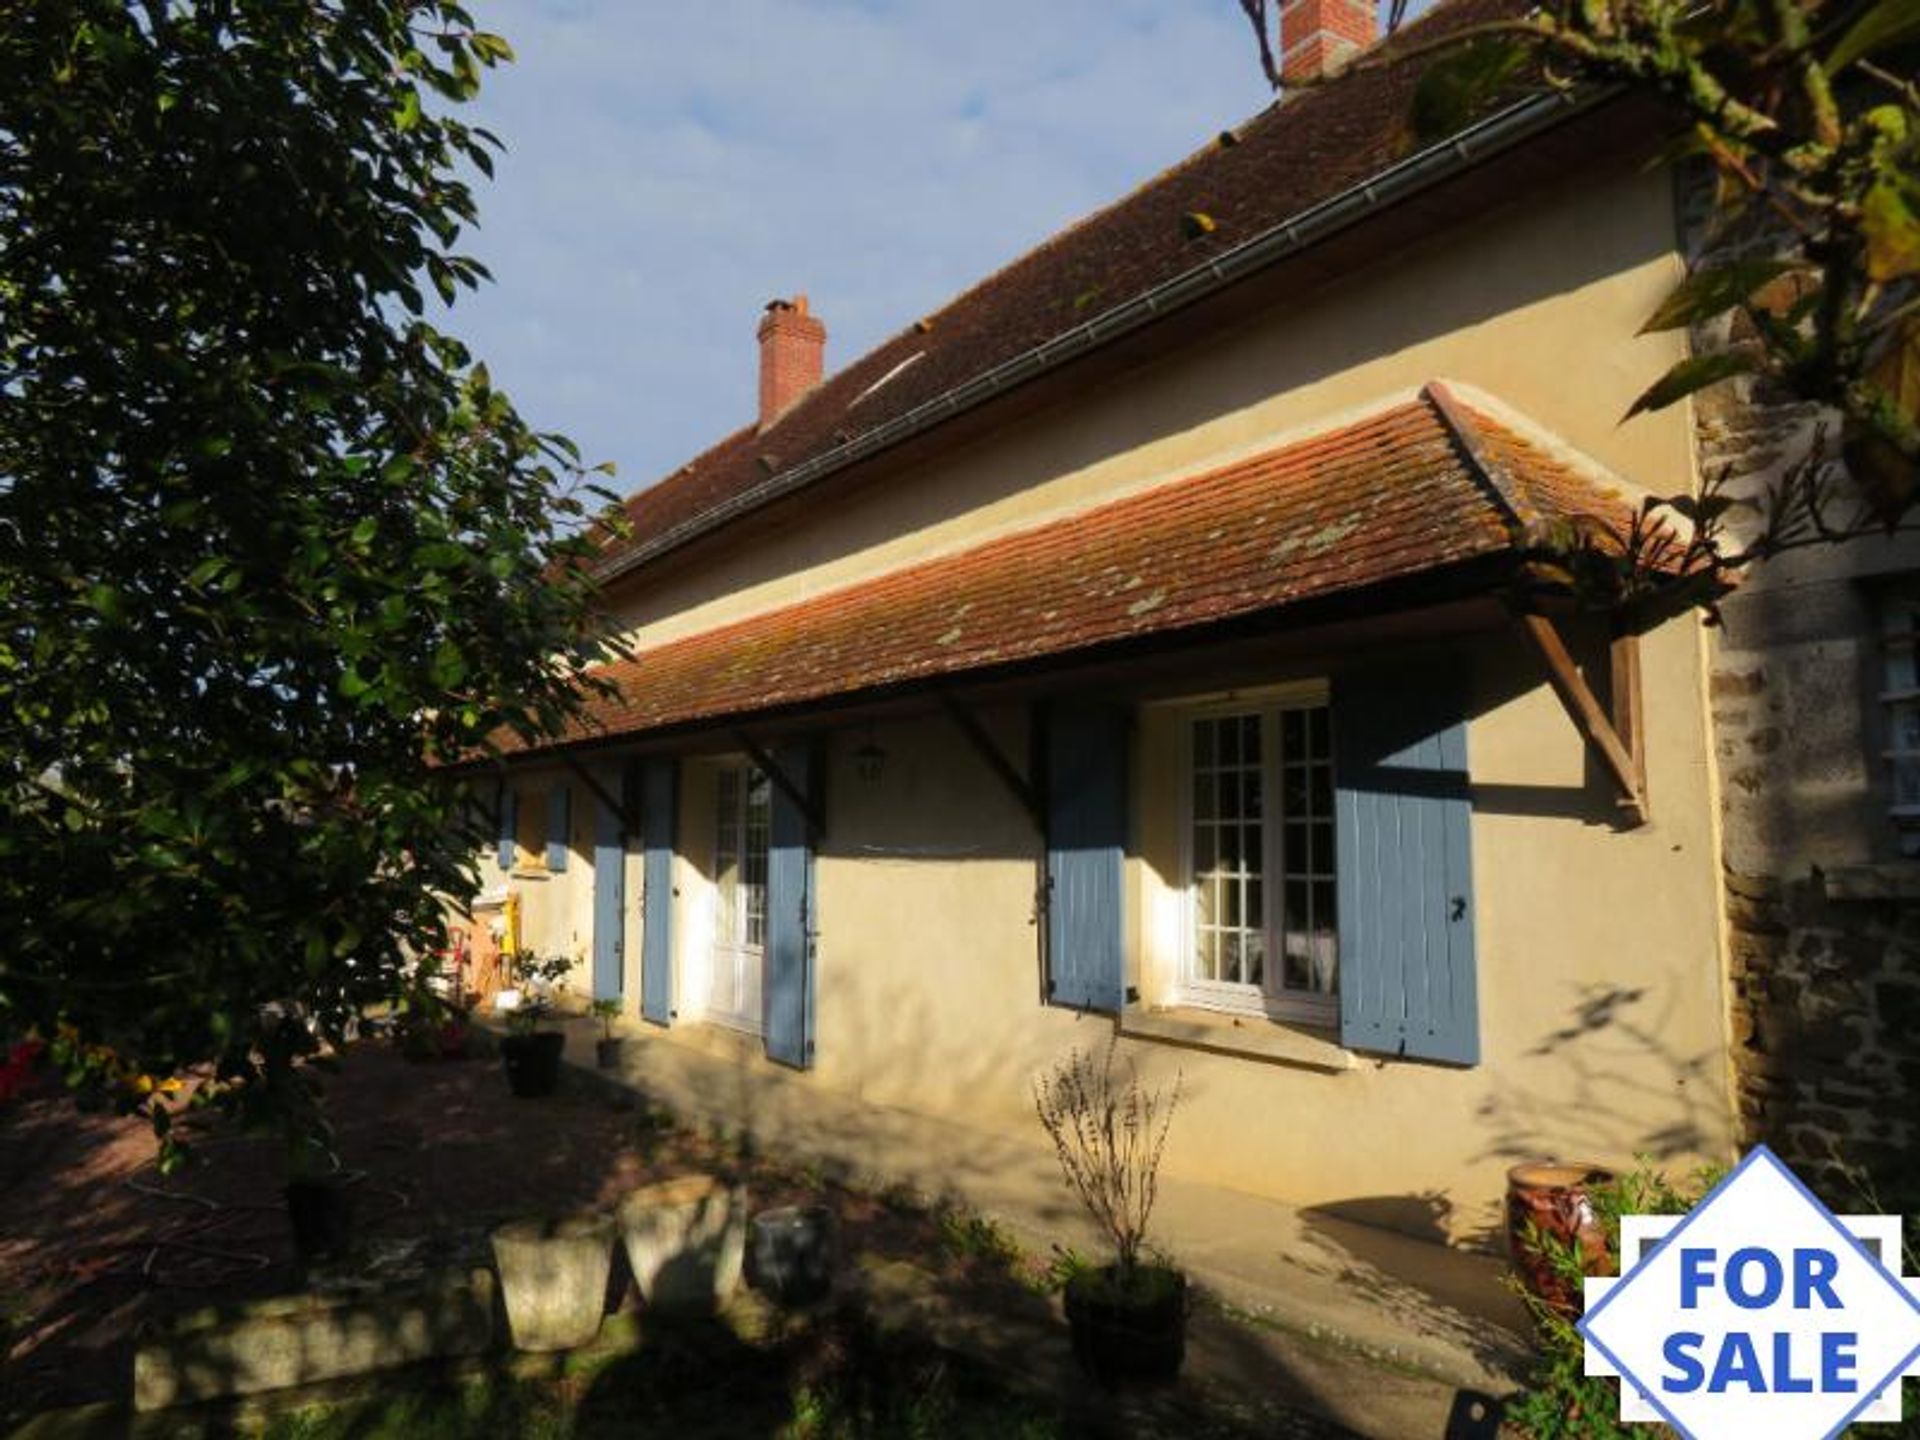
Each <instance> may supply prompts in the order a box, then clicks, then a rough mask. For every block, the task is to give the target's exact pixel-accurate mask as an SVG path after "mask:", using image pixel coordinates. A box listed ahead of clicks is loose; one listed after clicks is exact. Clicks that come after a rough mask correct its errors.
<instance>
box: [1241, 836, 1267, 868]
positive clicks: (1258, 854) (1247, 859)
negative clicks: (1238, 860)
mask: <svg viewBox="0 0 1920 1440" xmlns="http://www.w3.org/2000/svg"><path fill="white" fill-rule="evenodd" d="M1266 834H1267V832H1266V827H1265V826H1262V825H1255V826H1253V827H1251V828H1250V829H1249V830H1248V831H1247V833H1246V836H1245V840H1246V854H1245V855H1244V856H1243V857H1242V859H1243V861H1244V863H1245V864H1246V867H1247V873H1248V874H1249V875H1264V874H1265V873H1266V861H1265V860H1264V859H1263V858H1262V856H1263V853H1264V852H1265V850H1266V848H1267V847H1266Z"/></svg>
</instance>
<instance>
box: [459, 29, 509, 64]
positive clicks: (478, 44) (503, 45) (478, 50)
mask: <svg viewBox="0 0 1920 1440" xmlns="http://www.w3.org/2000/svg"><path fill="white" fill-rule="evenodd" d="M467 43H468V44H469V45H471V46H473V53H474V54H476V55H478V56H479V57H480V58H481V59H482V60H484V61H486V62H487V63H488V64H489V65H491V64H494V63H495V62H497V61H501V60H505V61H507V62H508V63H512V61H513V58H514V56H513V47H512V46H511V45H509V44H508V43H507V42H506V41H505V40H504V39H502V38H501V37H500V36H498V35H489V34H487V33H486V32H484V31H480V32H476V33H475V34H473V35H470V36H468V37H467Z"/></svg>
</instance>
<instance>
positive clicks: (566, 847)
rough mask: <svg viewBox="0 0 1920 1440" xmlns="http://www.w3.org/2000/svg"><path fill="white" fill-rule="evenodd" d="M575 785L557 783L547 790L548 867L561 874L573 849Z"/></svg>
mask: <svg viewBox="0 0 1920 1440" xmlns="http://www.w3.org/2000/svg"><path fill="white" fill-rule="evenodd" d="M572 826H573V787H572V786H570V785H556V786H554V787H553V788H552V789H551V790H549V791H547V869H549V870H551V871H553V872H554V873H555V874H559V873H560V872H561V871H562V870H565V869H566V868H567V855H568V853H569V852H570V851H571V850H572V849H573V831H572Z"/></svg>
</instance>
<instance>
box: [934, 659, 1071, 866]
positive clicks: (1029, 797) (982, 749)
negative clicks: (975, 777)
mask: <svg viewBox="0 0 1920 1440" xmlns="http://www.w3.org/2000/svg"><path fill="white" fill-rule="evenodd" d="M940 704H941V705H942V706H943V707H944V708H945V709H946V712H947V714H948V715H950V716H952V717H953V723H954V724H956V725H958V726H959V727H960V733H961V734H962V735H965V736H966V737H967V741H968V743H969V744H971V745H972V746H973V748H974V750H975V752H976V753H977V754H978V755H979V756H980V758H981V759H982V760H984V761H985V762H986V764H987V768H988V769H989V770H991V771H993V773H994V775H995V776H996V777H997V778H998V779H999V781H1000V783H1001V784H1002V785H1004V786H1006V787H1007V790H1008V792H1009V793H1010V794H1012V796H1013V798H1014V799H1016V800H1018V801H1019V802H1020V808H1021V809H1023V810H1025V811H1026V812H1027V814H1028V816H1029V817H1031V819H1032V820H1033V823H1034V827H1035V828H1036V829H1037V830H1039V831H1040V833H1041V834H1043V835H1044V834H1045V833H1046V829H1047V808H1046V806H1045V805H1043V804H1042V803H1041V800H1040V794H1039V791H1038V790H1036V789H1035V788H1034V786H1033V785H1032V784H1031V783H1030V782H1029V781H1028V780H1027V777H1026V776H1024V775H1022V774H1021V773H1020V772H1019V771H1018V770H1016V769H1015V768H1014V765H1013V762H1012V761H1011V760H1009V759H1008V758H1007V757H1006V756H1005V755H1004V754H1003V753H1002V752H1001V750H1000V747H999V746H998V745H996V744H994V743H993V736H991V735H989V734H988V733H987V727H986V726H984V725H982V724H981V723H980V717H979V716H977V715H975V714H974V713H973V712H972V711H971V710H969V709H967V707H966V706H964V705H962V704H961V703H960V702H959V701H958V700H956V699H954V698H953V697H952V696H951V695H947V694H944V693H943V694H942V695H941V696H940Z"/></svg>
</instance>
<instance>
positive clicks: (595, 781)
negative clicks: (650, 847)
mask: <svg viewBox="0 0 1920 1440" xmlns="http://www.w3.org/2000/svg"><path fill="white" fill-rule="evenodd" d="M560 758H561V760H562V761H564V762H565V764H566V767H567V768H568V769H569V770H571V771H572V772H573V773H574V774H575V775H578V776H579V777H580V781H581V783H582V784H583V785H585V786H586V787H587V789H589V790H591V791H592V792H593V793H594V796H595V798H597V799H598V800H599V801H600V803H601V804H602V805H604V806H606V807H607V808H608V809H609V810H611V811H613V813H614V814H615V815H618V816H619V817H620V833H621V835H622V836H624V837H625V838H627V839H632V838H633V837H634V836H636V835H638V834H639V833H640V818H639V816H637V815H635V814H634V813H633V812H632V811H630V810H628V809H627V807H626V804H625V803H624V802H623V801H622V800H620V799H618V798H616V797H615V796H614V794H613V792H612V791H610V790H608V789H607V787H606V786H604V785H602V784H601V783H600V777H599V776H597V775H595V774H594V773H593V772H592V771H591V770H589V769H587V767H586V766H584V765H582V764H581V763H580V762H579V761H578V760H576V759H574V758H573V756H571V755H562V756H561V757H560Z"/></svg>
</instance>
